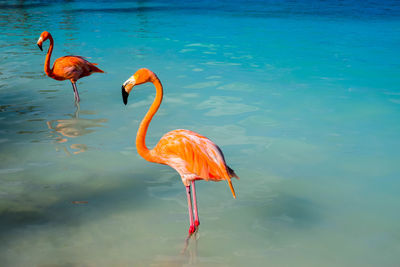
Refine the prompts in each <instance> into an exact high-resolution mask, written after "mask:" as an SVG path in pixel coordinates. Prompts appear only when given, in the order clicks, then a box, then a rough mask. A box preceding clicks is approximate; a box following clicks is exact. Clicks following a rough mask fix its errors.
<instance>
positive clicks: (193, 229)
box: [186, 185, 196, 235]
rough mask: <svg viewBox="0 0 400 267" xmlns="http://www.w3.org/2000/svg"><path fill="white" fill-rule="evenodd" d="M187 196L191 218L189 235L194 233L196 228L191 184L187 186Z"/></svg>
mask: <svg viewBox="0 0 400 267" xmlns="http://www.w3.org/2000/svg"><path fill="white" fill-rule="evenodd" d="M186 196H187V200H188V210H189V220H190V226H189V235H191V234H193V233H194V231H195V230H196V228H195V227H194V223H193V209H192V198H191V196H190V185H189V186H186Z"/></svg>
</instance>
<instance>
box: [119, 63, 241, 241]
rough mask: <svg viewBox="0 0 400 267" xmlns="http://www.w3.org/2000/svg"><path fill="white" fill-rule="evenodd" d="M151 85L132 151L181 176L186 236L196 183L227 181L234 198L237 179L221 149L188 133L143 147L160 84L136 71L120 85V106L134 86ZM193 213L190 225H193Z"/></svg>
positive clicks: (195, 226) (148, 74)
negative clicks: (152, 90)
mask: <svg viewBox="0 0 400 267" xmlns="http://www.w3.org/2000/svg"><path fill="white" fill-rule="evenodd" d="M147 82H151V83H153V85H154V86H155V88H156V97H155V99H154V101H153V104H152V105H151V106H150V109H149V110H148V112H147V114H146V115H145V117H144V118H143V120H142V122H141V123H140V126H139V130H138V132H137V135H136V148H137V152H138V153H139V155H140V156H142V157H143V158H144V159H145V160H147V161H150V162H154V163H159V164H164V165H169V166H170V167H172V168H173V169H175V170H176V171H177V172H178V173H179V175H180V176H181V179H182V182H183V184H184V186H185V187H186V196H187V203H188V210H189V221H190V226H189V236H190V235H191V234H193V233H194V232H195V231H196V230H197V229H198V226H199V225H200V221H199V215H198V210H197V201H196V189H195V181H196V180H206V181H208V180H211V181H221V180H227V181H228V184H229V187H230V189H231V191H232V195H233V197H234V198H236V194H235V190H234V188H233V186H232V182H231V178H232V177H235V178H237V179H239V177H238V176H237V175H236V174H235V172H234V171H233V170H232V169H231V168H230V167H229V166H228V165H227V164H226V163H225V158H224V155H223V153H222V151H221V149H220V148H219V147H218V146H217V145H216V144H214V143H213V142H212V141H211V140H210V139H208V138H207V137H204V136H202V135H200V134H198V133H195V132H192V131H189V130H182V129H179V130H173V131H171V132H168V133H166V134H165V135H164V136H163V137H162V138H161V139H160V141H159V142H158V144H157V145H156V146H155V147H154V148H153V149H151V150H149V149H148V148H147V146H146V142H145V139H146V133H147V129H148V127H149V124H150V121H151V119H152V118H153V116H154V114H155V113H156V112H157V110H158V108H159V107H160V105H161V101H162V98H163V86H162V85H161V82H160V80H159V79H158V77H157V76H156V74H154V73H153V72H152V71H150V70H149V69H145V68H143V69H139V70H138V71H137V72H136V73H135V74H134V75H133V76H131V77H130V78H129V79H128V80H126V81H125V83H124V84H123V85H122V99H123V102H124V104H125V105H126V104H127V103H128V96H129V93H130V92H131V91H132V88H133V87H134V86H135V85H140V84H144V83H147ZM190 186H191V187H192V190H193V208H192V201H191V188H190ZM193 212H194V221H193Z"/></svg>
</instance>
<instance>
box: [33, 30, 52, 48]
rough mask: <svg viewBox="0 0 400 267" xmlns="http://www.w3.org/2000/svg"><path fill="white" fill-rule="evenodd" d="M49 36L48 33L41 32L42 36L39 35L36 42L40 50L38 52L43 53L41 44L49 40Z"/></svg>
mask: <svg viewBox="0 0 400 267" xmlns="http://www.w3.org/2000/svg"><path fill="white" fill-rule="evenodd" d="M50 36H51V34H50V33H49V32H48V31H44V32H42V34H41V35H40V37H39V40H38V41H37V43H36V44H37V46H38V47H39V48H40V50H42V51H43V48H42V44H43V42H44V41H46V40H47V39H49V37H50Z"/></svg>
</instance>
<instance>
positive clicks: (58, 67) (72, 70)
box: [37, 31, 104, 102]
mask: <svg viewBox="0 0 400 267" xmlns="http://www.w3.org/2000/svg"><path fill="white" fill-rule="evenodd" d="M48 39H49V40H50V46H49V50H48V51H47V55H46V61H45V62H44V72H45V73H46V74H47V76H49V77H50V78H53V79H55V80H57V81H64V80H70V81H71V83H72V89H73V90H74V96H75V101H76V102H79V101H80V98H79V93H78V89H77V87H76V81H77V80H79V79H80V78H83V77H86V76H89V75H91V74H92V73H94V72H100V73H104V71H102V70H101V69H99V68H97V67H96V66H95V65H97V64H96V63H90V62H89V61H87V60H86V59H85V58H84V57H81V56H72V55H70V56H64V57H60V58H57V59H56V60H55V61H54V64H53V68H50V57H51V53H52V52H53V46H54V40H53V37H52V36H51V34H50V33H49V32H47V31H44V32H42V34H40V37H39V39H38V41H37V45H38V47H39V48H40V50H42V51H43V48H42V44H43V42H45V41H46V40H48Z"/></svg>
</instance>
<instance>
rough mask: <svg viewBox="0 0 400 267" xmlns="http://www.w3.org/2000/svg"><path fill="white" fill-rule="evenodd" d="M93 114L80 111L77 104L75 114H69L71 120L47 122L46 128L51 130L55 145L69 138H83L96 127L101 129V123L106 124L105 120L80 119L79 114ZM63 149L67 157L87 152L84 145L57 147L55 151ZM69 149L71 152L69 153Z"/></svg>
mask: <svg viewBox="0 0 400 267" xmlns="http://www.w3.org/2000/svg"><path fill="white" fill-rule="evenodd" d="M80 113H82V114H94V113H93V112H89V111H82V112H81V111H80V105H79V103H75V112H74V113H73V114H69V116H70V117H71V118H69V119H59V120H51V121H48V122H47V126H48V127H49V129H50V130H51V133H52V135H53V137H54V139H55V142H56V143H57V144H62V143H66V142H68V140H69V139H71V138H76V137H79V136H83V135H86V134H89V133H92V132H94V131H95V129H93V128H96V127H103V126H104V125H103V124H102V123H105V122H107V119H81V118H79V114H80ZM60 148H61V149H63V150H64V151H65V153H66V154H67V155H69V156H70V155H72V154H79V153H82V152H85V151H86V150H87V145H86V144H71V145H69V147H68V146H67V145H58V146H56V150H57V151H59V150H60ZM69 149H71V152H72V153H71V152H70V151H69Z"/></svg>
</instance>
